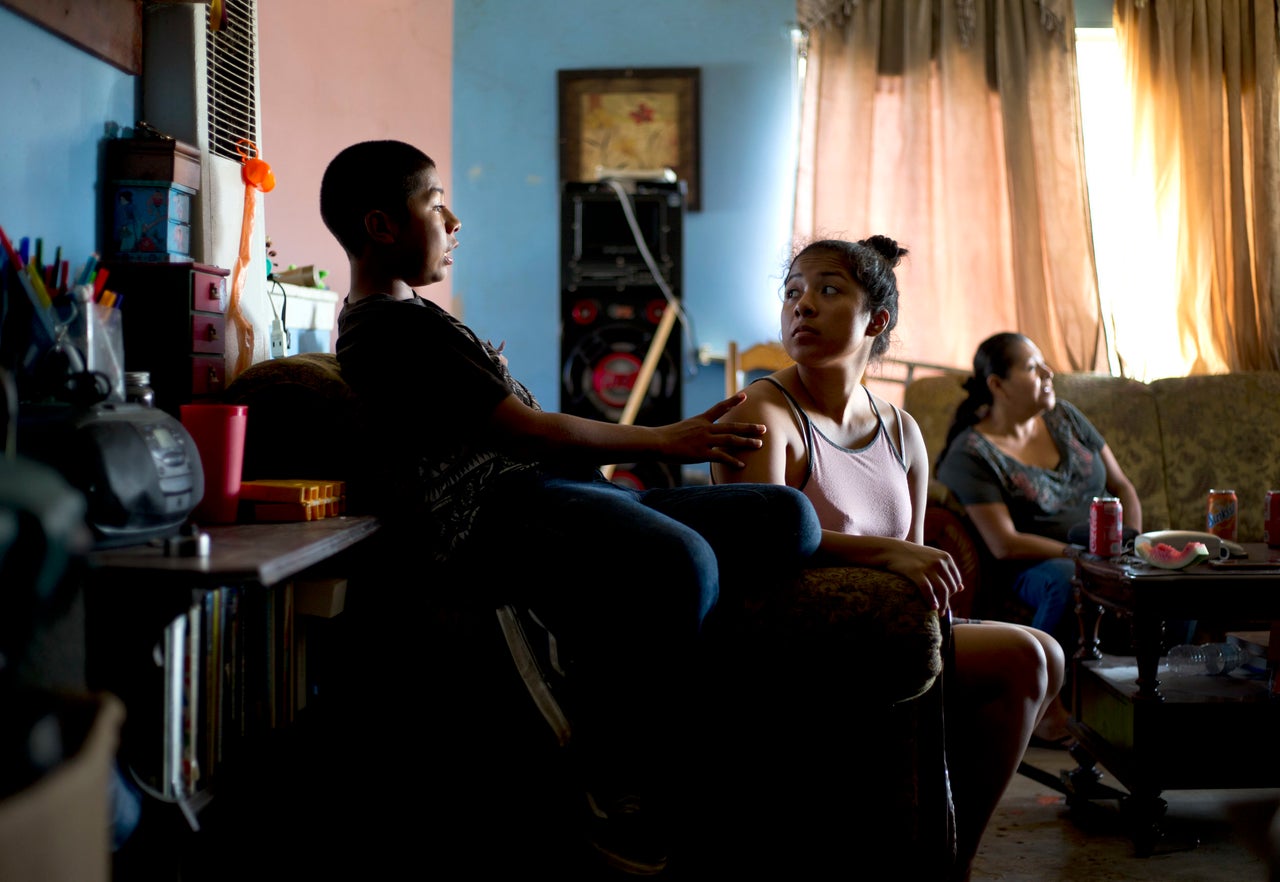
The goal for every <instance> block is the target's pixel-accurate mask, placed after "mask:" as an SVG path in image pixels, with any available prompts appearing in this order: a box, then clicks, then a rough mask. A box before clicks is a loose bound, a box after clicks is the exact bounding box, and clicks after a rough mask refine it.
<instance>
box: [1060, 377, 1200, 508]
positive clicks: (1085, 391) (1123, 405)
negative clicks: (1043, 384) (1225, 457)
mask: <svg viewBox="0 0 1280 882" xmlns="http://www.w3.org/2000/svg"><path fill="white" fill-rule="evenodd" d="M1053 385H1054V390H1055V391H1056V392H1057V395H1058V398H1060V399H1061V400H1063V401H1070V402H1071V403H1072V404H1074V405H1075V406H1076V407H1078V408H1080V411H1081V412H1082V413H1083V414H1084V415H1085V416H1086V417H1088V418H1089V421H1090V422H1091V423H1093V424H1094V426H1096V427H1097V429H1098V431H1099V432H1101V433H1102V437H1103V438H1105V439H1107V446H1109V447H1110V448H1111V452H1112V453H1114V454H1115V455H1116V461H1117V462H1119V463H1120V468H1122V469H1124V472H1125V474H1126V475H1128V476H1129V480H1130V481H1132V482H1133V486H1134V487H1135V488H1136V489H1137V491H1138V498H1139V499H1141V500H1142V527H1143V529H1144V530H1168V529H1170V528H1171V527H1174V526H1176V525H1175V524H1172V523H1171V520H1170V518H1171V512H1170V504H1169V498H1170V497H1169V489H1168V488H1167V487H1166V486H1165V460H1164V454H1163V447H1162V441H1161V419H1160V415H1159V406H1158V404H1159V403H1158V402H1157V400H1156V395H1155V391H1154V389H1153V388H1152V387H1151V386H1149V385H1147V384H1146V383H1140V382H1138V381H1137V380H1131V379H1125V378H1123V377H1113V376H1110V375H1109V374H1089V373H1078V374H1058V375H1057V376H1055V377H1054V379H1053ZM1174 498H1177V497H1176V496H1175V497H1174ZM1188 529H1190V528H1188Z"/></svg>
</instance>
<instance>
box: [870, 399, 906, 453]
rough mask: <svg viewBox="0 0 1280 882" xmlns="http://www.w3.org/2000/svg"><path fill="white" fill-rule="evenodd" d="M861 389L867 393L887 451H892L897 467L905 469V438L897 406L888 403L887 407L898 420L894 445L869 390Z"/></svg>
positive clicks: (900, 414)
mask: <svg viewBox="0 0 1280 882" xmlns="http://www.w3.org/2000/svg"><path fill="white" fill-rule="evenodd" d="M862 388H863V391H865V392H866V393H867V403H868V404H870V405H871V412H872V413H874V414H875V415H876V422H877V423H878V424H879V428H878V429H877V431H878V432H881V433H883V434H884V440H885V441H887V442H888V444H889V449H890V450H892V451H893V455H894V457H896V458H897V460H898V465H900V466H902V467H903V468H904V469H905V468H906V467H907V459H906V444H907V436H906V432H905V430H904V429H903V426H902V411H901V410H899V409H898V405H896V404H894V403H893V402H892V401H890V402H889V406H890V407H892V408H893V415H894V416H895V417H897V418H898V443H897V444H896V445H895V444H894V443H893V439H892V438H890V437H889V428H888V426H886V425H885V424H884V417H882V416H880V408H878V407H876V399H875V396H874V395H872V394H871V390H870V389H868V388H867V387H866V386H863V387H862Z"/></svg>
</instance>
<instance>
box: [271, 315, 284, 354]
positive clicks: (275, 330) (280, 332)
mask: <svg viewBox="0 0 1280 882" xmlns="http://www.w3.org/2000/svg"><path fill="white" fill-rule="evenodd" d="M285 345H286V343H285V332H284V327H283V326H282V325H281V324H280V320H279V319H275V320H274V321H272V322H271V357H272V358H284V350H285Z"/></svg>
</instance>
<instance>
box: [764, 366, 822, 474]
mask: <svg viewBox="0 0 1280 882" xmlns="http://www.w3.org/2000/svg"><path fill="white" fill-rule="evenodd" d="M760 380H767V381H769V382H770V383H772V384H773V385H775V386H777V387H778V391H779V392H781V393H782V397H783V398H785V399H786V400H787V405H788V406H789V407H790V408H791V415H792V416H794V417H795V418H796V424H797V425H798V426H800V432H801V434H802V435H803V436H804V478H803V479H801V481H800V486H798V487H797V488H796V489H797V490H803V489H804V488H805V485H806V484H808V483H809V476H810V475H811V474H813V424H812V423H810V422H809V415H808V414H807V413H805V412H804V408H803V407H801V406H800V402H799V401H796V399H795V397H794V396H793V395H792V394H791V393H790V392H788V391H787V390H786V389H785V388H784V387H783V385H782V384H781V383H779V382H778V381H777V380H775V379H774V378H773V377H761V378H760V379H759V380H753V381H752V382H753V383H758V382H760Z"/></svg>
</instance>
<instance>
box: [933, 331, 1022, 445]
mask: <svg viewBox="0 0 1280 882" xmlns="http://www.w3.org/2000/svg"><path fill="white" fill-rule="evenodd" d="M1026 342H1027V338H1026V337H1025V336H1024V335H1022V334H1015V333H1014V332H1012V331H1002V332H1000V333H999V334H993V335H992V336H990V337H988V338H987V339H985V340H983V341H982V342H981V343H980V344H978V350H977V351H976V352H974V353H973V374H972V376H970V377H969V378H968V379H966V380H965V381H964V388H965V391H966V392H968V393H969V397H967V398H965V400H964V401H961V402H960V406H959V407H957V408H956V416H955V419H954V420H952V421H951V428H950V429H948V430H947V443H946V444H943V445H942V452H943V453H946V452H947V450H948V449H949V448H950V447H951V442H952V441H954V440H955V439H956V436H957V435H959V434H960V433H961V432H963V431H964V430H965V429H967V428H968V427H969V426H972V425H973V424H974V423H976V422H978V421H979V420H981V419H982V418H983V417H984V416H986V414H987V409H988V408H990V407H991V387H990V386H988V385H987V378H988V377H1008V376H1009V369H1010V368H1012V367H1013V363H1012V362H1011V361H1010V360H1009V354H1010V353H1011V352H1013V348H1014V347H1015V346H1018V345H1019V344H1022V343H1026ZM938 459H939V460H941V459H942V457H941V456H939V457H938Z"/></svg>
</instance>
